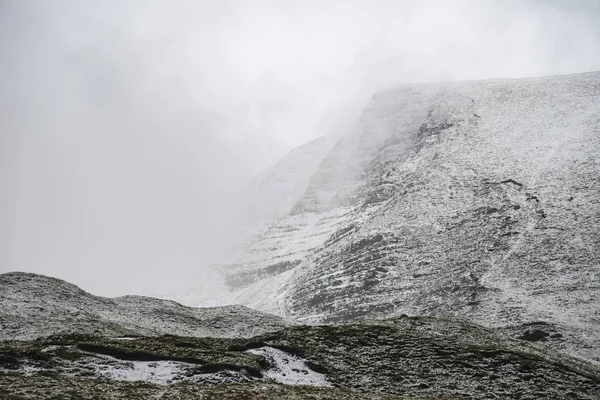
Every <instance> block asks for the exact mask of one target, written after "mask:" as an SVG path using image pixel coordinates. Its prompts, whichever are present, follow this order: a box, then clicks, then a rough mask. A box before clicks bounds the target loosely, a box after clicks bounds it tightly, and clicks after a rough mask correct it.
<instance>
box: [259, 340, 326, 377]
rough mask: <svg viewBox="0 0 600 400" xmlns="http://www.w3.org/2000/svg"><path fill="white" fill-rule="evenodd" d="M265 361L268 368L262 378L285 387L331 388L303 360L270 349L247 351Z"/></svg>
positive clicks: (321, 375) (319, 374)
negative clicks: (268, 365) (264, 377)
mask: <svg viewBox="0 0 600 400" xmlns="http://www.w3.org/2000/svg"><path fill="white" fill-rule="evenodd" d="M248 352H249V353H252V354H258V355H261V356H263V357H265V358H266V359H267V361H268V362H269V364H270V368H269V369H268V370H267V371H264V376H266V377H267V378H271V379H273V380H275V381H277V382H279V383H283V384H286V385H307V386H332V384H331V382H329V380H328V379H327V377H326V376H325V375H323V374H321V373H318V372H315V371H313V370H311V369H310V368H308V366H307V365H306V362H305V360H303V359H301V358H299V357H296V356H294V355H291V354H288V353H286V352H284V351H281V350H278V349H274V348H272V347H260V348H258V349H252V350H248Z"/></svg>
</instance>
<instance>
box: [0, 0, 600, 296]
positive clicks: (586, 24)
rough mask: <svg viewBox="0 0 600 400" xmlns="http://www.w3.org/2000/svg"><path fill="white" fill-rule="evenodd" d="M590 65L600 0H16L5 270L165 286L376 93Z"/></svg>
mask: <svg viewBox="0 0 600 400" xmlns="http://www.w3.org/2000/svg"><path fill="white" fill-rule="evenodd" d="M590 70H600V1H596V0H589V1H584V0H581V1H576V0H564V1H560V0H548V1H543V0H539V1H534V0H532V1H525V0H514V1H511V0H498V1H494V0H489V1H486V0H470V1H467V0H439V1H424V0H418V1H409V0H405V1H402V0H390V1H374V0H369V1H348V0H343V1H326V0H321V1H282V0H273V1H252V0H240V1H221V0H219V1H216V0H215V1H201V0H194V1H192V0H190V1H174V0H169V1H167V0H160V1H159V0H94V1H92V0H37V1H34V0H0V272H6V271H11V270H23V271H31V272H39V273H44V274H48V275H52V276H57V277H60V278H63V279H67V280H69V281H71V282H73V283H76V284H78V285H80V286H82V287H83V288H84V289H86V290H89V291H92V292H93V293H97V294H105V295H117V294H124V293H154V292H155V291H156V290H157V288H159V286H161V285H167V284H171V283H174V282H175V283H177V281H178V280H182V279H185V278H183V277H185V276H186V273H188V272H189V271H195V270H198V269H199V268H200V266H201V265H203V264H206V263H208V262H212V261H214V258H213V255H214V254H215V253H218V251H219V249H221V248H222V246H220V244H221V243H222V242H223V241H222V237H223V235H224V234H225V230H224V229H223V227H222V224H220V223H219V222H220V221H222V217H223V216H222V215H221V214H220V213H222V212H223V211H224V210H226V209H227V207H226V205H227V203H228V202H229V201H230V200H232V199H234V200H235V199H236V196H235V195H233V193H236V191H237V190H238V189H239V188H240V187H241V186H242V185H243V184H244V183H245V182H247V181H248V180H249V179H250V178H251V177H252V176H254V175H255V174H257V173H259V172H260V171H261V170H263V169H264V168H265V167H267V166H269V165H271V164H272V163H273V162H275V161H276V160H277V159H278V158H280V157H282V156H284V155H285V154H286V152H287V151H289V150H290V149H291V148H292V147H294V146H297V145H300V144H302V143H305V142H307V141H309V140H311V139H314V138H316V137H318V136H321V135H324V134H328V133H339V132H343V131H345V130H347V129H348V128H349V127H351V126H352V125H353V124H354V123H355V121H356V119H357V118H358V116H359V114H360V111H361V110H362V108H363V107H364V106H365V104H366V103H367V102H368V100H369V98H370V96H371V95H372V93H373V92H374V91H376V90H378V89H381V88H384V87H387V86H390V85H394V84H397V83H404V82H418V81H432V80H434V81H440V80H462V79H481V78H491V77H523V76H533V75H548V74H562V73H574V72H583V71H590ZM178 277H179V278H178Z"/></svg>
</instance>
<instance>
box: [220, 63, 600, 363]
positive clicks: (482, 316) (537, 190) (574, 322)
mask: <svg viewBox="0 0 600 400" xmlns="http://www.w3.org/2000/svg"><path fill="white" fill-rule="evenodd" d="M599 171H600V73H586V74H578V75H570V76H557V77H545V78H531V79H518V80H489V81H475V82H454V83H445V84H422V85H407V86H402V87H398V88H395V89H390V90H386V91H383V92H380V93H377V94H376V95H375V96H374V97H373V100H372V101H371V103H370V104H369V105H368V107H367V108H366V110H365V111H364V113H363V115H362V117H361V118H360V121H359V123H358V125H357V127H356V129H354V130H353V131H351V132H349V133H348V134H346V135H345V136H343V137H341V138H340V140H339V141H338V142H337V144H336V145H335V146H334V147H333V149H332V150H331V151H330V152H329V153H327V155H326V156H324V157H323V159H322V160H321V162H320V165H319V168H318V170H317V171H316V172H315V173H314V174H313V175H312V177H311V179H310V184H309V186H308V188H307V189H306V191H304V193H303V194H302V195H301V196H299V197H298V199H297V201H296V203H295V205H294V206H293V207H292V208H291V210H290V211H289V212H288V213H287V215H285V216H282V217H281V218H279V219H276V220H274V221H272V223H271V225H270V227H269V229H268V230H266V232H265V233H264V234H263V235H262V236H260V237H259V238H257V240H255V241H254V242H253V243H252V244H251V245H250V246H249V247H248V248H247V250H246V253H245V254H244V255H243V256H241V257H240V258H239V259H238V260H237V261H236V262H234V263H233V264H232V265H230V266H229V267H226V268H223V269H222V271H223V273H224V274H225V281H226V283H227V284H228V285H229V287H230V289H231V295H230V298H229V299H226V301H233V302H238V303H241V304H246V305H248V306H250V307H253V308H257V309H262V310H265V311H268V312H272V313H275V314H278V315H282V316H287V317H290V318H293V319H297V320H300V321H313V322H333V321H346V320H352V319H355V318H360V317H363V316H369V317H373V316H381V317H387V316H390V315H401V314H410V315H430V316H438V317H459V318H465V319H468V320H471V321H473V322H476V323H480V324H483V325H485V326H489V327H506V328H507V331H508V332H513V333H514V335H515V336H522V335H525V334H526V333H527V332H528V331H530V330H532V329H533V328H531V326H535V327H536V328H535V329H533V330H541V331H542V333H540V335H541V336H540V339H541V340H542V342H543V343H545V344H546V345H548V346H549V347H552V348H557V349H561V350H564V351H567V352H569V353H570V354H573V355H577V356H579V357H582V358H586V359H588V360H592V361H594V362H600V329H599V327H600V284H599V282H600V229H599V227H600V200H599V199H600V173H599ZM231 299H233V300H231Z"/></svg>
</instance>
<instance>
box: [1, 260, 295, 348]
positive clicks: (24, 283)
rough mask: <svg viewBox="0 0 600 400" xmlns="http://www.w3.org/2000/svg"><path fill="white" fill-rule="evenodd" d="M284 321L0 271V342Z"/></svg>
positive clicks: (219, 329)
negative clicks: (110, 294)
mask: <svg viewBox="0 0 600 400" xmlns="http://www.w3.org/2000/svg"><path fill="white" fill-rule="evenodd" d="M286 325H287V323H286V322H285V321H284V320H282V319H281V318H279V317H275V316H272V315H268V314H265V313H262V312H259V311H254V310H251V309H249V308H246V307H243V306H225V307H214V308H203V309H198V308H192V307H186V306H183V305H181V304H179V303H176V302H174V301H170V300H161V299H155V298H152V297H142V296H124V297H117V298H105V297H99V296H93V295H91V294H89V293H87V292H85V291H83V290H81V289H80V288H79V287H77V286H75V285H73V284H70V283H68V282H65V281H63V280H60V279H56V278H50V277H46V276H43V275H36V274H30V273H22V272H11V273H6V274H0V340H32V339H35V338H39V337H45V336H51V335H63V334H75V333H76V334H82V335H85V334H88V335H101V336H106V337H120V336H158V335H165V334H171V335H181V336H196V337H204V336H210V337H240V336H242V337H251V336H255V335H258V334H261V333H264V332H269V331H272V330H278V329H281V328H282V327H284V326H286Z"/></svg>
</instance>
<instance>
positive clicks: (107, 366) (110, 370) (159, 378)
mask: <svg viewBox="0 0 600 400" xmlns="http://www.w3.org/2000/svg"><path fill="white" fill-rule="evenodd" d="M190 366H192V365H191V364H187V363H183V362H177V361H131V362H124V363H121V362H119V363H101V364H96V365H95V367H96V373H98V375H100V376H103V377H105V378H108V379H111V380H117V381H127V382H136V381H144V382H148V383H153V384H157V385H168V384H169V383H171V382H172V380H173V378H175V377H177V376H180V375H181V372H182V371H183V370H185V369H186V368H188V367H190Z"/></svg>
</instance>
